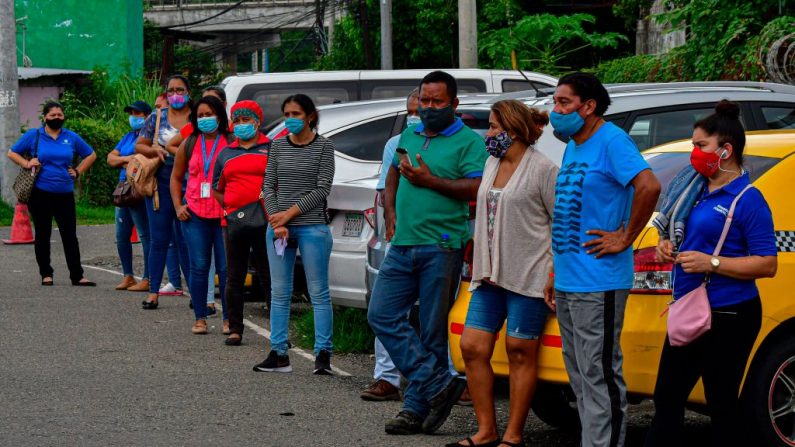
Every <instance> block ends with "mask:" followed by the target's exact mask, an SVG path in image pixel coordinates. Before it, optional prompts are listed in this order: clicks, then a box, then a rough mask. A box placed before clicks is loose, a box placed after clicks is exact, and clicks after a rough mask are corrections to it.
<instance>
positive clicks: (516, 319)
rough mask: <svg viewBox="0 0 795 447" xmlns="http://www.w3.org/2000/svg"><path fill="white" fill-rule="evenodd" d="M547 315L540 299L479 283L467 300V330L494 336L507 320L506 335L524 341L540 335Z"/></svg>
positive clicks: (544, 305) (545, 306)
mask: <svg viewBox="0 0 795 447" xmlns="http://www.w3.org/2000/svg"><path fill="white" fill-rule="evenodd" d="M548 315H549V308H548V307H547V305H546V303H544V299H543V298H533V297H528V296H524V295H520V294H518V293H514V292H511V291H509V290H505V289H503V288H502V287H498V286H493V285H491V284H487V283H482V284H481V285H480V286H479V287H478V288H477V289H475V291H474V292H472V298H471V300H470V301H469V310H468V311H467V321H466V327H469V328H473V329H480V330H482V331H486V332H490V333H492V334H494V333H497V332H498V331H499V330H500V328H501V327H502V323H503V322H504V321H505V320H506V319H507V320H508V327H507V335H508V336H509V337H514V338H521V339H525V340H535V339H537V338H538V337H540V336H541V332H542V331H543V330H544V324H545V323H546V321H547V316H548Z"/></svg>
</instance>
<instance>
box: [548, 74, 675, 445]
mask: <svg viewBox="0 0 795 447" xmlns="http://www.w3.org/2000/svg"><path fill="white" fill-rule="evenodd" d="M553 98H554V101H555V107H554V109H553V111H552V113H551V114H550V122H551V124H552V127H553V128H554V129H555V131H556V132H557V133H558V134H559V135H561V136H562V137H564V138H571V139H570V140H569V143H568V145H567V146H566V150H565V152H564V154H563V161H562V163H561V168H560V172H559V174H558V177H557V182H556V184H555V208H554V212H553V219H552V253H553V263H554V273H550V275H554V276H553V281H551V282H550V283H549V284H548V285H547V287H546V289H545V291H544V298H545V300H546V301H547V305H548V306H549V307H550V308H551V309H552V310H556V311H557V317H558V324H559V326H560V334H561V339H562V342H563V360H564V363H565V365H566V371H567V372H568V374H569V380H570V383H571V386H572V389H573V391H574V394H575V395H576V396H577V408H578V410H579V414H580V419H581V423H582V432H581V435H582V446H583V447H591V446H621V445H623V444H624V437H625V432H626V408H627V400H626V384H625V382H624V378H623V371H622V367H621V365H622V362H623V359H622V353H621V346H620V344H619V341H620V340H621V328H622V326H623V323H624V309H625V306H626V300H627V296H628V294H629V289H630V288H631V287H632V282H633V277H634V273H633V259H632V243H633V242H634V241H635V238H636V237H637V236H638V234H640V232H641V231H642V230H643V229H644V228H645V226H646V224H647V223H648V221H649V217H650V216H651V214H652V212H653V211H654V206H655V204H656V203H657V197H658V196H659V194H660V182H659V181H657V178H656V177H655V176H654V174H653V173H652V172H651V169H650V168H649V165H648V164H647V163H646V161H645V160H644V159H643V157H642V156H641V155H640V153H639V152H638V148H637V147H636V146H635V143H634V142H633V141H632V139H631V138H630V137H629V135H627V133H626V132H624V131H623V130H622V129H621V128H619V127H618V126H616V125H614V124H612V123H609V122H606V121H605V120H604V119H603V118H602V116H603V115H604V113H605V112H606V111H607V108H608V106H609V105H610V96H609V95H608V93H607V90H605V88H604V86H603V85H602V83H601V82H599V80H598V79H597V78H596V77H595V76H593V75H591V74H587V73H572V74H569V75H566V76H563V77H562V78H560V80H559V81H558V86H557V88H556V89H555V94H554V97H553ZM553 287H554V289H553Z"/></svg>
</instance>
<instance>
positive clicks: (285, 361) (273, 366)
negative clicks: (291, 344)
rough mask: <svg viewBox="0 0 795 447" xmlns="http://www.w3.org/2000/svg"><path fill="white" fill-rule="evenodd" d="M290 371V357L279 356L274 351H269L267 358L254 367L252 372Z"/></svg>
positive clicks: (291, 368)
mask: <svg viewBox="0 0 795 447" xmlns="http://www.w3.org/2000/svg"><path fill="white" fill-rule="evenodd" d="M292 370H293V367H292V366H290V357H289V356H288V355H287V354H285V355H279V354H277V353H276V351H271V352H270V354H268V358H266V359H265V360H264V361H263V362H262V363H260V364H259V365H256V366H254V371H257V372H280V373H288V372H291V371H292Z"/></svg>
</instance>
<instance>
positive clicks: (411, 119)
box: [406, 115, 422, 127]
mask: <svg viewBox="0 0 795 447" xmlns="http://www.w3.org/2000/svg"><path fill="white" fill-rule="evenodd" d="M421 122H422V118H420V117H419V116H417V115H409V116H407V117H406V127H411V126H416V125H417V124H419V123H421Z"/></svg>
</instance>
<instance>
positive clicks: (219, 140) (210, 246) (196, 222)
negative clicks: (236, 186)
mask: <svg viewBox="0 0 795 447" xmlns="http://www.w3.org/2000/svg"><path fill="white" fill-rule="evenodd" d="M191 124H192V125H193V132H192V133H191V134H190V136H189V137H188V138H187V139H186V140H185V141H184V143H183V144H182V145H180V147H179V150H178V151H177V156H176V159H175V160H174V170H173V171H172V173H171V198H172V201H173V203H174V209H175V211H176V214H177V218H178V219H179V220H180V221H182V222H183V234H184V237H185V241H186V242H187V245H188V258H189V259H190V275H189V281H190V290H191V292H193V293H191V300H192V301H193V313H194V315H195V317H196V322H195V323H194V325H193V328H192V329H191V332H193V333H194V334H206V333H207V295H205V294H204V293H201V292H202V291H204V290H207V286H208V284H207V283H208V280H209V279H208V275H209V272H210V258H211V256H212V255H213V254H214V255H215V271H216V274H217V275H218V282H219V289H220V291H221V305H222V306H223V310H224V330H225V331H226V330H227V327H228V325H229V320H228V316H227V306H226V301H225V296H224V288H225V286H226V253H225V251H224V242H223V233H222V232H221V217H223V210H222V209H221V206H220V204H219V203H218V202H217V201H216V200H215V198H214V197H213V193H212V184H213V174H214V171H215V170H214V165H215V162H216V159H217V158H218V154H219V153H221V151H223V150H224V149H225V148H226V146H227V144H228V143H227V137H228V136H229V131H228V129H229V120H228V119H227V117H226V110H224V105H223V103H222V102H221V100H219V99H218V98H215V97H213V96H205V97H203V98H202V99H200V100H199V101H197V102H196V105H195V106H194V109H193V113H192V114H191ZM186 172H187V174H188V176H187V187H186V188H185V196H184V198H183V196H182V183H183V179H184V178H185V173H186ZM183 199H184V200H183Z"/></svg>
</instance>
